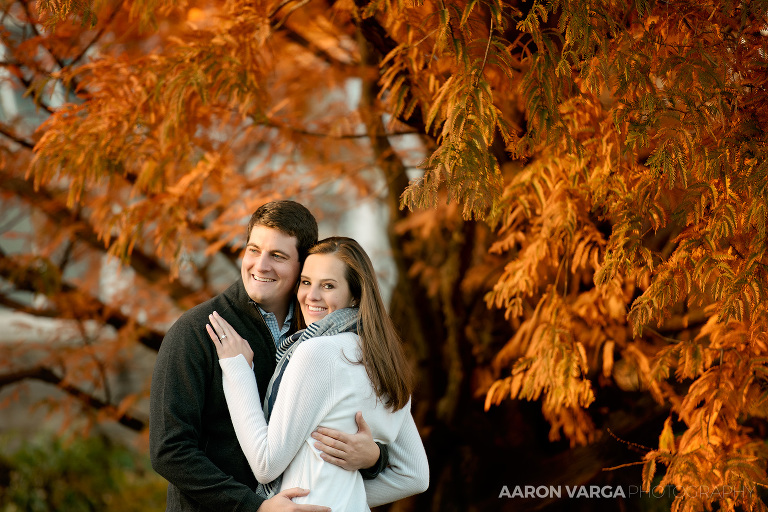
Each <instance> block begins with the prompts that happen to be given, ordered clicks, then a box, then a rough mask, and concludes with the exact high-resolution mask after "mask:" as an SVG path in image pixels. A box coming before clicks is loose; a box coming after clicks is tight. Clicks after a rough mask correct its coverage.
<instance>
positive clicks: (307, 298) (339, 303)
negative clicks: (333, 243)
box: [297, 253, 352, 325]
mask: <svg viewBox="0 0 768 512" xmlns="http://www.w3.org/2000/svg"><path fill="white" fill-rule="evenodd" d="M297 298H298V300H299V305H300V306H301V312H302V314H303V315H304V321H305V322H306V323H307V325H309V324H311V323H313V322H317V321H318V320H320V319H321V318H323V317H324V316H326V315H327V314H328V313H331V312H333V311H336V310H337V309H343V308H348V307H350V306H352V292H350V291H349V283H347V278H346V267H345V265H344V263H343V262H342V261H341V260H340V259H339V258H337V257H336V256H335V255H334V254H332V253H329V254H310V255H309V256H307V259H306V261H305V262H304V268H303V269H302V271H301V277H300V278H299V291H298V293H297Z"/></svg>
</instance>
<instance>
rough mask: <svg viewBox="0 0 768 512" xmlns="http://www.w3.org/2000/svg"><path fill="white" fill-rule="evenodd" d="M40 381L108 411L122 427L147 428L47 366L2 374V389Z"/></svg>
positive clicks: (137, 418)
mask: <svg viewBox="0 0 768 512" xmlns="http://www.w3.org/2000/svg"><path fill="white" fill-rule="evenodd" d="M30 379H33V380H39V381H41V382H46V383H48V384H53V385H54V386H56V387H57V388H59V389H61V390H62V391H64V392H65V393H67V394H68V395H70V396H72V397H74V398H76V399H77V400H79V401H80V402H81V403H82V404H83V405H85V406H87V407H89V408H91V409H95V410H97V411H106V412H108V413H109V414H110V416H112V417H113V418H114V420H115V421H117V422H118V423H120V424H121V425H123V426H125V427H128V428H129V429H131V430H135V431H137V432H139V431H141V430H143V429H144V428H146V426H147V424H148V421H147V420H146V419H142V418H140V417H138V416H136V415H133V414H129V413H122V414H118V413H117V406H115V405H114V404H110V403H108V402H105V401H104V400H101V399H100V398H97V397H95V396H93V395H91V394H90V393H87V392H85V391H83V390H82V389H79V388H77V387H76V386H73V385H71V384H67V383H65V380H64V378H63V377H60V376H59V375H57V374H56V373H55V372H54V371H53V370H51V369H50V368H48V367H45V366H35V367H33V368H27V369H24V370H18V371H15V372H9V373H5V374H0V389H2V388H4V387H5V386H9V385H11V384H16V383H18V382H22V381H25V380H30Z"/></svg>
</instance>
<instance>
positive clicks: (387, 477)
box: [365, 401, 429, 507]
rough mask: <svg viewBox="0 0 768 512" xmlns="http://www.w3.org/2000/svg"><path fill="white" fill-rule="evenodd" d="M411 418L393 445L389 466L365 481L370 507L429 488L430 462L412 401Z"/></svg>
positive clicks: (390, 448)
mask: <svg viewBox="0 0 768 512" xmlns="http://www.w3.org/2000/svg"><path fill="white" fill-rule="evenodd" d="M406 407H407V408H408V413H407V417H406V418H405V419H404V420H403V425H402V427H400V432H399V433H398V435H397V438H396V439H395V441H394V442H393V443H392V444H390V445H388V447H389V467H387V469H385V470H384V471H382V472H381V473H380V474H379V476H377V477H376V478H375V479H373V480H366V481H365V494H366V496H367V497H368V506H369V507H378V506H379V505H383V504H385V503H391V502H393V501H397V500H400V499H403V498H407V497H408V496H411V495H413V494H418V493H420V492H424V491H426V490H427V487H429V464H428V462H427V454H426V452H425V451H424V444H423V443H422V442H421V436H420V435H419V430H418V429H417V428H416V423H415V422H414V421H413V416H412V415H411V412H410V409H411V402H410V401H409V402H408V405H406Z"/></svg>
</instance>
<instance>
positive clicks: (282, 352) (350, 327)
mask: <svg viewBox="0 0 768 512" xmlns="http://www.w3.org/2000/svg"><path fill="white" fill-rule="evenodd" d="M358 313H359V310H358V309H357V308H344V309H337V310H336V311H333V312H332V313H329V314H328V315H326V316H325V317H323V318H321V319H320V320H318V321H317V322H315V323H313V324H310V325H309V326H308V327H307V328H306V329H303V330H301V331H298V332H296V333H295V334H292V335H291V336H289V337H287V338H286V339H284V340H283V341H281V342H280V345H279V346H278V347H277V355H276V356H275V357H276V359H277V367H276V368H275V373H273V374H272V379H270V381H269V385H268V386H267V393H266V395H265V398H264V418H266V420H267V422H269V416H270V415H271V414H272V409H273V408H274V406H275V400H276V399H277V391H278V389H279V388H280V382H281V381H282V380H283V374H284V373H285V368H286V366H287V365H288V362H289V361H290V359H291V356H292V355H293V353H294V352H295V351H296V347H298V346H299V345H300V344H301V342H302V341H304V340H307V339H309V338H317V337H320V336H333V335H334V334H339V333H342V332H354V333H356V332H357V322H358ZM282 480H283V476H282V475H280V476H279V477H277V478H276V479H275V480H273V481H271V482H270V483H268V484H261V483H260V484H259V486H258V488H257V489H256V494H258V495H259V496H261V497H262V498H264V499H269V498H271V497H272V496H274V495H275V494H277V491H278V490H279V489H280V483H281V482H282Z"/></svg>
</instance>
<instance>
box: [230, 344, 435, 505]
mask: <svg viewBox="0 0 768 512" xmlns="http://www.w3.org/2000/svg"><path fill="white" fill-rule="evenodd" d="M359 359H360V354H359V338H358V336H357V335H356V334H352V333H343V334H337V335H335V336H321V337H317V338H311V339H308V340H305V341H303V342H302V343H301V345H300V346H298V347H297V348H296V352H295V353H294V354H293V356H292V357H291V361H290V363H289V364H288V367H287V368H286V370H285V374H284V375H283V379H282V382H281V384H280V388H279V390H278V394H277V400H276V402H275V406H274V409H273V411H272V414H271V417H270V422H269V425H267V423H266V421H265V420H264V414H263V412H262V408H261V404H260V403H259V391H258V388H257V384H256V379H255V378H254V375H253V371H252V370H251V368H249V366H248V363H247V362H246V360H245V358H244V357H243V356H242V355H239V356H237V357H232V358H226V359H221V360H219V364H220V365H221V368H222V371H223V374H224V379H223V381H224V394H225V396H226V399H227V406H228V408H229V411H230V414H231V416H232V423H233V424H234V426H235V432H236V434H237V439H238V441H239V442H240V446H241V447H242V449H243V452H244V453H245V455H246V457H247V458H248V462H249V464H250V466H251V469H252V470H253V473H254V475H255V476H256V478H257V479H258V480H259V481H260V482H263V483H266V482H271V481H272V480H274V479H275V478H277V476H279V475H280V474H281V473H283V481H282V484H281V489H289V488H291V487H302V488H304V489H309V490H310V492H309V495H308V496H306V497H302V498H294V500H293V501H294V502H296V503H311V504H313V505H324V506H328V507H331V509H332V510H333V511H334V512H341V511H349V512H358V511H364V510H369V508H368V507H375V506H378V505H382V504H384V503H389V502H392V501H396V500H399V499H401V498H405V497H406V496H410V495H412V494H416V493H419V492H423V491H425V490H426V488H427V486H428V485H429V467H428V464H427V456H426V453H425V452H424V445H423V444H422V442H421V438H420V436H419V432H418V430H417V429H416V424H415V423H414V421H413V417H412V416H411V413H410V409H411V404H410V401H409V402H408V404H407V405H406V406H405V407H403V408H402V409H400V410H399V411H396V412H392V411H391V410H390V409H388V408H386V407H385V406H384V405H383V404H382V403H381V402H380V401H379V400H378V399H377V398H376V394H375V392H374V391H373V387H372V386H371V382H370V380H369V379H368V375H367V373H366V371H365V367H364V366H363V365H362V364H359V363H356V361H359ZM357 411H362V412H363V417H364V418H365V421H366V422H367V423H368V425H369V426H370V427H371V431H372V432H373V437H374V439H375V440H376V441H379V442H381V443H384V444H387V445H388V448H389V466H388V467H387V469H385V470H384V471H383V472H382V473H381V474H379V476H377V477H376V478H375V479H373V480H365V481H364V480H363V478H362V477H361V476H360V473H359V472H357V471H346V470H344V469H341V468H340V467H338V466H334V465H333V464H330V463H328V462H325V461H323V460H322V459H321V458H320V456H319V453H320V452H319V451H318V450H316V449H315V448H314V446H313V445H314V443H315V440H314V439H312V437H310V434H311V433H312V432H313V431H314V430H315V429H316V428H317V427H319V426H323V427H330V428H334V429H338V430H342V431H344V432H350V433H353V432H356V431H357V425H356V424H355V413H356V412H357Z"/></svg>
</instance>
